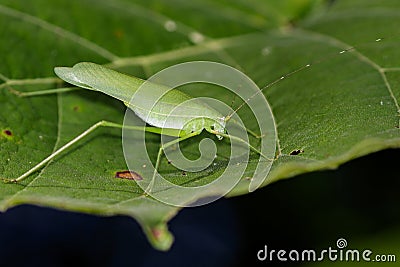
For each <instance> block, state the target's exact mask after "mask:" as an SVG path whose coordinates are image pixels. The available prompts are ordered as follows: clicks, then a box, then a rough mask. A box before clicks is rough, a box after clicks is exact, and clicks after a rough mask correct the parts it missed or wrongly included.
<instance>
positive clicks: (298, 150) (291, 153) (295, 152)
mask: <svg viewBox="0 0 400 267" xmlns="http://www.w3.org/2000/svg"><path fill="white" fill-rule="evenodd" d="M303 152H304V150H301V149H296V150H293V151H292V152H290V155H292V156H296V155H298V154H300V153H303Z"/></svg>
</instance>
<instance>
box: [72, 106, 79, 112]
mask: <svg viewBox="0 0 400 267" xmlns="http://www.w3.org/2000/svg"><path fill="white" fill-rule="evenodd" d="M80 109H81V107H80V106H74V107H73V108H72V110H73V111H75V112H77V111H80Z"/></svg>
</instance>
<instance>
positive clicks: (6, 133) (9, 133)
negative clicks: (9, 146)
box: [3, 130, 13, 136]
mask: <svg viewBox="0 0 400 267" xmlns="http://www.w3.org/2000/svg"><path fill="white" fill-rule="evenodd" d="M3 133H4V134H5V135H8V136H12V135H13V134H12V132H11V131H10V130H4V131H3Z"/></svg>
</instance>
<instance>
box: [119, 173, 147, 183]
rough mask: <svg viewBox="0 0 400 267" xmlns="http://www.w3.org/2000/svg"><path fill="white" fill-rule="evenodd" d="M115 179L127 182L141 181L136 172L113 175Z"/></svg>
mask: <svg viewBox="0 0 400 267" xmlns="http://www.w3.org/2000/svg"><path fill="white" fill-rule="evenodd" d="M115 178H120V179H127V180H135V181H141V180H143V177H142V176H140V174H138V173H137V172H134V171H122V172H117V173H115Z"/></svg>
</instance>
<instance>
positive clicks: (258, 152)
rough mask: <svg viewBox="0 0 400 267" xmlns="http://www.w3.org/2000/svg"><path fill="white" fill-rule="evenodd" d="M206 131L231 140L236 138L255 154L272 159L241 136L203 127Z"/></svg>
mask: <svg viewBox="0 0 400 267" xmlns="http://www.w3.org/2000/svg"><path fill="white" fill-rule="evenodd" d="M205 129H206V131H207V132H209V133H212V134H215V135H220V136H223V137H226V138H229V139H231V140H236V141H238V142H241V143H242V144H245V145H246V146H248V147H249V148H250V149H251V150H253V151H254V152H256V153H257V154H259V155H260V156H262V157H264V158H265V159H267V160H269V161H273V159H270V158H268V157H267V156H265V155H264V154H263V153H261V151H260V150H258V149H257V148H255V147H254V146H252V145H250V144H249V143H248V142H246V141H245V140H243V139H242V138H239V137H237V136H233V135H229V134H225V133H220V132H217V131H215V130H212V129H209V128H205Z"/></svg>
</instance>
